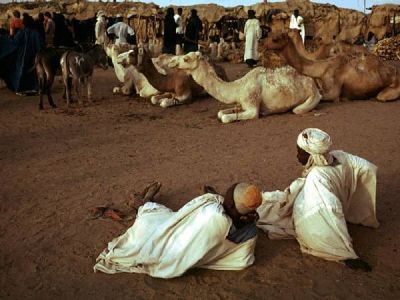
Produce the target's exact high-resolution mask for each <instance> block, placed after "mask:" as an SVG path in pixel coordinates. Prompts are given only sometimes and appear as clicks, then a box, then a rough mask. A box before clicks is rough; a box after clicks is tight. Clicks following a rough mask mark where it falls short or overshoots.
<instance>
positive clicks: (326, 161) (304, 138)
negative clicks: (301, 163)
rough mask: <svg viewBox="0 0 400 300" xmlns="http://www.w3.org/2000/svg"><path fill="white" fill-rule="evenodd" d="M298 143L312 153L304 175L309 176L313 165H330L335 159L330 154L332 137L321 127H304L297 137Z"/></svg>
mask: <svg viewBox="0 0 400 300" xmlns="http://www.w3.org/2000/svg"><path fill="white" fill-rule="evenodd" d="M297 145H298V146H299V147H300V148H301V149H303V150H304V151H306V152H307V153H308V154H310V157H309V158H308V162H307V164H306V166H305V168H304V172H303V176H307V174H308V173H309V172H310V171H311V168H312V167H314V166H328V165H330V164H331V163H332V161H333V158H332V155H330V154H329V150H330V148H331V146H332V141H331V137H330V136H329V134H327V133H326V132H325V131H322V130H321V129H318V128H307V129H304V130H303V131H302V132H301V133H300V134H299V136H298V137H297Z"/></svg>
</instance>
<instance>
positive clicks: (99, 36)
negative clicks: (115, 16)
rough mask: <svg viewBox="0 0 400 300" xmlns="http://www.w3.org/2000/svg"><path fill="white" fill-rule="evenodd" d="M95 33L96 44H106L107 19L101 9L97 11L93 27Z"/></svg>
mask: <svg viewBox="0 0 400 300" xmlns="http://www.w3.org/2000/svg"><path fill="white" fill-rule="evenodd" d="M94 30H95V35H96V44H99V45H106V44H107V42H108V37H107V20H106V16H105V15H104V13H103V12H102V11H99V12H98V13H97V22H96V26H95V28H94Z"/></svg>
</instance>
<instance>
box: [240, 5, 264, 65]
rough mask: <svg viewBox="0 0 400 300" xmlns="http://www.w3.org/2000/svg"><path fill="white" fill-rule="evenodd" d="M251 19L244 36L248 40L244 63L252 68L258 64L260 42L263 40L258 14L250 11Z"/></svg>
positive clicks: (247, 23) (245, 26) (248, 21)
mask: <svg viewBox="0 0 400 300" xmlns="http://www.w3.org/2000/svg"><path fill="white" fill-rule="evenodd" d="M247 14H248V17H249V19H248V20H247V21H246V24H245V25H244V35H245V38H246V44H245V51H244V61H245V62H246V63H247V65H248V66H249V67H250V68H251V67H253V66H254V65H256V64H257V61H258V58H259V53H258V40H259V39H260V38H261V33H262V32H261V27H260V21H258V20H257V19H256V12H255V11H254V10H252V9H250V10H249V11H248V12H247Z"/></svg>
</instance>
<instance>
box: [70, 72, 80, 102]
mask: <svg viewBox="0 0 400 300" xmlns="http://www.w3.org/2000/svg"><path fill="white" fill-rule="evenodd" d="M72 85H73V86H74V88H75V93H76V98H77V99H78V103H79V104H80V105H82V98H81V93H80V89H81V84H80V81H79V78H73V79H72Z"/></svg>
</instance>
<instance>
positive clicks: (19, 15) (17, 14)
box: [12, 10, 21, 19]
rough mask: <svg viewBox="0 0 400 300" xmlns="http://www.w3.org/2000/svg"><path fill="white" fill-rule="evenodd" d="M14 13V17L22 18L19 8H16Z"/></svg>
mask: <svg viewBox="0 0 400 300" xmlns="http://www.w3.org/2000/svg"><path fill="white" fill-rule="evenodd" d="M12 14H13V16H14V18H17V19H19V18H21V14H20V12H19V11H18V10H14V11H13V13H12Z"/></svg>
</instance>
